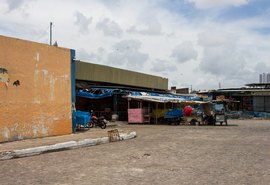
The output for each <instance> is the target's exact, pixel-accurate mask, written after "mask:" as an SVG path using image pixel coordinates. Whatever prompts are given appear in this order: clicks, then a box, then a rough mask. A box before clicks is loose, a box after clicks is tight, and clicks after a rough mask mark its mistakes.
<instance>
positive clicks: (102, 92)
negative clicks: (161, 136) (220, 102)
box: [76, 88, 200, 103]
mask: <svg viewBox="0 0 270 185" xmlns="http://www.w3.org/2000/svg"><path fill="white" fill-rule="evenodd" d="M116 91H117V92H122V93H125V94H126V95H125V98H131V99H138V100H145V101H154V102H163V103H166V102H172V103H178V102H182V101H199V100H200V97H199V96H197V95H176V94H170V93H163V94H162V93H156V92H138V91H130V90H122V89H109V88H92V89H89V90H81V91H79V92H77V94H76V95H77V96H79V97H85V98H89V99H101V98H107V97H111V96H112V95H113V93H114V92H116Z"/></svg>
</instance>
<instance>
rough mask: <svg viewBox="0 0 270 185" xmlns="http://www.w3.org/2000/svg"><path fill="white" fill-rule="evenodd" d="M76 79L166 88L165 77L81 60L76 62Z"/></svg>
mask: <svg viewBox="0 0 270 185" xmlns="http://www.w3.org/2000/svg"><path fill="white" fill-rule="evenodd" d="M76 79H77V80H87V81H96V82H105V83H113V84H119V85H129V86H133V87H144V88H152V89H161V90H167V89H168V79H167V78H163V77H159V76H154V75H149V74H144V73H139V72H134V71H129V70H124V69H119V68H114V67H109V66H104V65H99V64H92V63H86V62H81V61H77V62H76Z"/></svg>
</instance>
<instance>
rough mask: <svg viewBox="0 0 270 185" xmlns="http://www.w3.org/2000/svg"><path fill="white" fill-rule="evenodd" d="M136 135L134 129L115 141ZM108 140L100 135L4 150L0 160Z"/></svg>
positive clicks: (102, 142) (68, 148) (91, 144)
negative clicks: (93, 137)
mask: <svg viewBox="0 0 270 185" xmlns="http://www.w3.org/2000/svg"><path fill="white" fill-rule="evenodd" d="M136 136H137V135H136V132H134V131H133V132H130V133H128V134H120V138H119V139H118V140H117V141H121V140H127V139H132V138H135V137H136ZM109 142H110V140H109V137H101V138H96V139H82V140H79V141H68V142H64V143H57V144H54V145H47V146H39V147H33V148H26V149H21V150H12V151H4V152H0V161H1V160H8V159H15V158H21V157H29V156H34V155H40V154H43V153H49V152H57V151H63V150H71V149H76V148H82V147H87V146H94V145H99V144H105V143H109Z"/></svg>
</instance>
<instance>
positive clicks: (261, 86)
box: [246, 83, 270, 89]
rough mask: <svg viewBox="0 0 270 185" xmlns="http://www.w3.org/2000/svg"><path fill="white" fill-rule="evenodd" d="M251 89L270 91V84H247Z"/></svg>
mask: <svg viewBox="0 0 270 185" xmlns="http://www.w3.org/2000/svg"><path fill="white" fill-rule="evenodd" d="M246 86H248V87H250V88H261V89H270V83H251V84H246Z"/></svg>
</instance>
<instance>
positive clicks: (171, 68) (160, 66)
mask: <svg viewBox="0 0 270 185" xmlns="http://www.w3.org/2000/svg"><path fill="white" fill-rule="evenodd" d="M151 70H152V71H154V72H175V71H177V66H176V65H174V64H171V63H169V62H168V61H166V60H160V59H157V60H156V61H155V62H153V63H152V68H151Z"/></svg>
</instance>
